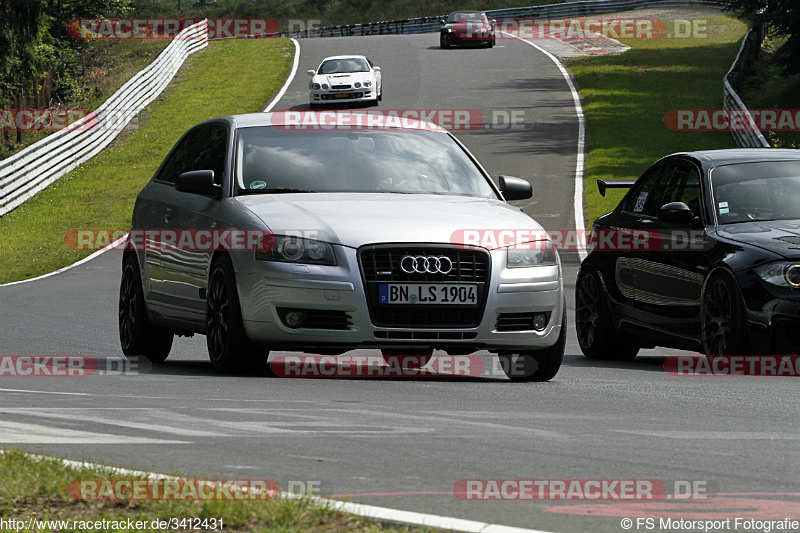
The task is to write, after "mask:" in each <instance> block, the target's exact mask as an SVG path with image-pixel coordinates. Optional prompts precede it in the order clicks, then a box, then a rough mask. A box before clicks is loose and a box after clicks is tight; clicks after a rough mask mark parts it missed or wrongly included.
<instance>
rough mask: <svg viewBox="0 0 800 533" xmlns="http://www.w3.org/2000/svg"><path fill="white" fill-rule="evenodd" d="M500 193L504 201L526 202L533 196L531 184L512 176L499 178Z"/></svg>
mask: <svg viewBox="0 0 800 533" xmlns="http://www.w3.org/2000/svg"><path fill="white" fill-rule="evenodd" d="M499 179H500V192H502V193H503V198H505V199H506V201H511V200H527V199H528V198H531V197H532V196H533V189H532V188H531V184H530V183H528V182H527V181H525V180H523V179H520V178H515V177H513V176H500V178H499Z"/></svg>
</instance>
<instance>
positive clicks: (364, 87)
mask: <svg viewBox="0 0 800 533" xmlns="http://www.w3.org/2000/svg"><path fill="white" fill-rule="evenodd" d="M308 75H309V76H311V82H310V83H309V84H308V90H309V91H308V97H309V99H310V100H311V106H312V107H313V106H315V105H320V104H332V103H336V102H341V103H353V102H368V103H372V104H373V105H378V101H379V100H381V98H382V97H383V84H382V83H381V67H376V66H375V65H373V64H372V61H370V60H369V58H367V57H364V56H333V57H326V58H325V59H323V60H322V63H320V65H319V67H318V68H317V70H309V71H308Z"/></svg>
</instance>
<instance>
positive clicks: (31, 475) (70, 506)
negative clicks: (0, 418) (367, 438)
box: [0, 450, 409, 533]
mask: <svg viewBox="0 0 800 533" xmlns="http://www.w3.org/2000/svg"><path fill="white" fill-rule="evenodd" d="M81 479H83V480H98V479H111V480H114V479H126V480H128V479H145V478H143V477H139V476H131V475H121V474H114V473H112V472H109V471H108V470H102V469H101V470H97V469H92V468H84V467H81V468H73V467H69V466H65V465H64V464H63V463H62V462H61V461H58V460H54V459H42V460H37V459H35V458H32V457H31V456H29V455H27V454H24V453H22V452H19V451H16V450H7V451H5V453H0V480H2V483H0V518H2V519H4V520H6V521H8V520H9V519H11V518H13V519H15V520H23V521H27V520H29V519H30V518H31V517H36V518H38V519H43V520H87V521H88V520H91V521H96V520H104V519H105V520H107V521H120V522H122V521H126V522H127V520H128V519H131V520H133V521H146V522H148V524H150V523H152V521H153V520H154V519H160V520H169V519H172V518H177V519H181V518H199V519H204V518H208V519H212V518H216V519H222V521H223V526H224V528H223V529H222V531H226V532H227V531H230V532H239V531H247V532H256V533H260V532H285V533H288V532H295V531H296V532H301V531H318V532H326V533H338V532H345V531H357V532H363V533H370V532H376V533H377V532H391V533H399V532H407V531H409V530H408V529H407V528H398V527H392V528H383V527H381V526H380V525H379V524H377V523H375V522H372V521H370V520H367V519H364V518H359V517H356V516H352V515H348V514H345V513H342V512H339V511H334V510H331V509H329V508H326V507H325V506H323V505H320V504H319V503H316V502H314V501H313V500H311V499H309V498H286V499H284V498H277V499H274V500H263V501H230V500H228V501H224V500H206V501H147V500H130V501H121V502H120V501H81V500H76V499H73V497H72V496H71V493H69V492H68V491H67V488H68V487H69V486H70V485H69V484H70V482H72V481H76V480H81ZM198 479H208V478H206V477H203V478H198ZM73 525H74V524H73ZM218 529H219V528H218ZM11 531H13V529H11ZM20 531H30V530H28V529H22V530H20ZM39 531H41V532H43V533H49V532H50V531H51V530H50V529H41V530H39ZM59 531H61V533H66V532H70V531H85V530H82V529H70V528H67V529H60V530H59ZM103 531H131V532H133V531H161V530H159V529H138V530H135V529H131V530H128V529H124V528H122V529H116V530H115V529H103ZM172 531H175V529H173V530H172Z"/></svg>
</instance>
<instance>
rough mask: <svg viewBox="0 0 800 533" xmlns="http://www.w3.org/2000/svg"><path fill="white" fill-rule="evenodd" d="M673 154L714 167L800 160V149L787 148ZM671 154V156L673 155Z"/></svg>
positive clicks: (732, 149)
mask: <svg viewBox="0 0 800 533" xmlns="http://www.w3.org/2000/svg"><path fill="white" fill-rule="evenodd" d="M672 156H684V157H692V158H694V159H697V160H700V161H703V162H705V163H706V164H708V165H709V166H712V167H718V166H721V165H731V164H735V163H755V162H758V161H786V160H792V159H797V160H800V150H792V149H787V148H727V149H723V150H698V151H695V152H680V153H677V154H672ZM672 156H669V157H672Z"/></svg>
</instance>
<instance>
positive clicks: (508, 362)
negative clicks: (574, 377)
mask: <svg viewBox="0 0 800 533" xmlns="http://www.w3.org/2000/svg"><path fill="white" fill-rule="evenodd" d="M566 345H567V306H566V304H565V305H564V316H563V318H562V319H561V332H560V333H559V335H558V340H556V343H555V344H554V345H553V346H551V347H549V348H545V349H544V350H532V351H528V352H522V353H519V354H501V355H499V356H498V357H499V358H500V364H501V366H502V367H503V372H504V373H505V375H506V376H508V378H509V379H510V380H511V381H550V380H551V379H553V378H554V377H555V375H556V374H557V373H558V370H559V369H560V368H561V361H563V359H564V347H565V346H566Z"/></svg>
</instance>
